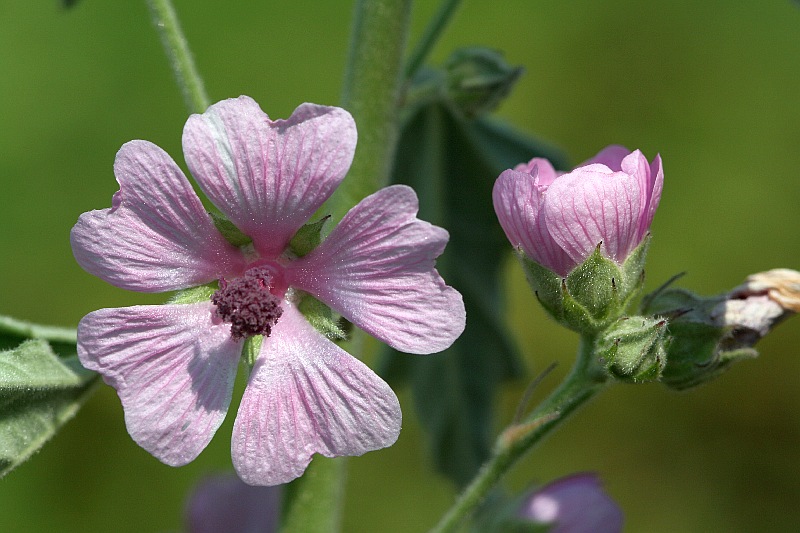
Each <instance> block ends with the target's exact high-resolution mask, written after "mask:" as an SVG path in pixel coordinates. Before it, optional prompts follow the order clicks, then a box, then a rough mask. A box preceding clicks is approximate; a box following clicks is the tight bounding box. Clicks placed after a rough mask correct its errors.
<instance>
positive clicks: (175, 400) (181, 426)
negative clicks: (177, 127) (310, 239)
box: [71, 96, 465, 485]
mask: <svg viewBox="0 0 800 533" xmlns="http://www.w3.org/2000/svg"><path fill="white" fill-rule="evenodd" d="M355 145H356V127H355V123H354V122H353V119H352V117H351V116H350V114H349V113H347V112H346V111H344V110H343V109H339V108H335V107H323V106H318V105H313V104H303V105H301V106H299V107H298V108H297V109H296V110H295V111H294V113H293V114H292V116H291V117H290V118H289V119H287V120H276V121H272V120H270V119H269V117H267V115H266V114H264V112H263V111H261V109H260V108H259V107H258V104H256V103H255V102H254V101H253V100H251V99H250V98H248V97H244V96H242V97H240V98H238V99H231V100H225V101H222V102H219V103H217V104H215V105H213V106H211V107H210V108H209V109H208V110H207V111H206V112H205V113H203V114H202V115H192V116H191V117H190V118H189V120H188V122H187V123H186V127H185V129H184V132H183V151H184V154H185V157H186V162H187V164H188V166H189V169H190V170H191V171H192V174H193V175H194V177H195V179H196V180H197V182H198V184H199V185H200V188H201V189H202V190H203V192H204V193H205V194H206V195H207V196H208V198H209V199H210V200H211V201H212V202H213V203H214V205H216V206H217V207H218V208H219V210H220V211H222V213H223V214H224V215H225V216H226V217H227V218H228V219H229V220H230V221H231V222H232V223H233V224H234V225H235V226H236V227H237V228H238V229H239V230H241V231H242V232H243V233H244V234H245V235H247V236H248V237H249V238H251V239H252V243H251V244H248V245H244V246H242V247H236V246H233V245H232V244H230V243H229V242H228V241H227V240H226V239H225V238H224V237H223V236H222V234H221V233H220V232H219V231H218V230H217V227H216V226H215V224H214V222H213V220H212V218H211V216H210V215H209V214H208V213H207V212H206V211H205V209H204V208H203V205H202V204H201V202H200V200H199V198H198V197H197V195H196V194H195V192H194V191H193V189H192V187H191V185H190V184H189V181H188V180H187V179H186V177H185V176H184V174H183V172H182V171H181V170H180V169H179V168H178V166H177V165H176V164H175V162H174V161H173V160H172V159H171V158H170V157H169V155H167V154H166V152H164V151H163V150H162V149H161V148H159V147H158V146H156V145H154V144H152V143H149V142H146V141H132V142H129V143H127V144H125V145H124V146H123V147H122V148H121V149H120V151H119V153H118V154H117V158H116V161H115V163H114V173H115V175H116V178H117V181H118V182H119V186H120V190H119V191H118V192H117V193H116V194H115V195H114V198H113V201H112V207H111V208H110V209H102V210H97V211H91V212H88V213H84V214H83V215H81V217H80V219H79V220H78V223H77V224H76V225H75V227H74V228H73V230H72V235H71V238H72V248H73V252H74V254H75V257H76V259H77V260H78V263H80V265H81V266H82V267H83V268H84V269H86V270H87V271H88V272H90V273H92V274H94V275H96V276H98V277H100V278H102V279H104V280H105V281H107V282H109V283H111V284H113V285H115V286H117V287H121V288H124V289H129V290H135V291H141V292H161V291H176V290H181V289H186V288H191V287H195V286H199V285H204V284H208V283H212V282H215V281H217V280H219V290H217V291H216V292H215V293H214V294H213V296H212V298H211V299H210V300H209V299H207V298H206V299H202V300H201V301H195V302H193V303H170V304H167V305H142V306H134V307H127V308H118V309H101V310H99V311H95V312H92V313H89V314H88V315H86V316H85V317H84V318H83V320H81V322H80V325H79V326H78V355H79V357H80V360H81V362H82V363H83V365H84V366H85V367H86V368H89V369H91V370H95V371H97V372H99V373H100V374H102V376H103V378H104V379H105V381H106V382H107V383H108V384H110V385H111V386H112V387H114V388H115V389H117V393H118V394H119V397H120V399H121V401H122V405H123V407H124V410H125V421H126V425H127V427H128V432H129V433H130V434H131V437H132V438H133V439H134V440H135V441H136V442H137V443H138V444H139V445H140V446H142V447H143V448H144V449H146V450H147V451H149V452H150V453H151V454H153V455H154V456H155V457H156V458H158V459H159V460H161V461H163V462H164V463H166V464H169V465H173V466H179V465H184V464H186V463H188V462H190V461H192V460H193V459H194V458H195V457H197V455H198V454H199V453H200V452H201V451H202V450H203V449H204V448H205V447H206V445H207V444H208V443H209V441H210V440H211V438H212V436H213V435H214V433H215V432H216V430H217V428H218V427H219V426H220V424H221V423H222V421H223V419H224V417H225V414H226V412H227V410H228V406H229V404H230V401H231V393H232V389H233V382H234V378H235V375H236V369H237V366H238V364H239V360H240V356H241V354H242V348H243V345H244V341H245V339H246V338H248V337H251V336H254V335H263V336H264V337H263V342H262V344H261V347H260V352H259V353H258V355H257V356H256V358H255V362H254V365H253V368H252V372H251V374H250V378H249V382H248V385H247V389H246V391H245V393H244V396H243V398H242V401H241V404H240V406H239V412H238V414H237V417H236V422H235V424H234V428H233V438H232V445H231V448H232V449H231V452H232V458H233V464H234V466H235V468H236V471H237V472H238V474H239V476H240V477H241V478H242V479H243V480H244V481H245V482H247V483H249V484H254V485H274V484H278V483H285V482H287V481H290V480H292V479H294V478H296V477H298V476H300V475H301V474H302V473H303V471H304V470H305V468H306V466H307V465H308V463H309V462H310V460H311V456H312V455H313V454H314V453H320V454H322V455H325V456H329V457H333V456H341V455H360V454H363V453H365V452H367V451H370V450H375V449H379V448H383V447H386V446H390V445H391V444H393V443H394V441H395V440H396V439H397V436H398V433H399V431H400V422H401V414H400V406H399V403H398V401H397V398H396V396H395V395H394V393H393V392H392V390H391V389H390V388H389V386H388V385H387V384H386V383H385V382H384V381H383V380H381V379H380V378H379V377H378V376H377V375H376V374H375V373H374V372H372V370H370V369H369V368H368V367H367V366H366V365H365V364H363V363H362V362H361V361H359V360H358V359H356V358H354V357H352V356H350V355H349V354H348V353H347V352H345V351H344V350H342V349H341V348H339V347H338V346H337V345H336V344H334V343H333V342H332V341H331V340H329V339H328V338H327V337H326V336H324V335H323V334H321V333H320V332H319V331H317V330H316V329H315V328H314V327H313V326H312V325H311V324H310V323H309V322H308V320H306V318H305V317H304V316H303V314H302V313H300V311H299V310H298V302H299V300H300V299H301V298H302V295H303V294H304V293H309V294H311V295H313V296H314V297H316V298H317V299H318V300H320V301H322V302H323V303H325V304H327V305H329V306H330V307H331V308H333V309H334V310H335V311H337V312H338V313H340V314H341V315H342V316H344V317H345V318H346V319H347V320H349V321H350V322H352V323H353V324H355V325H356V326H358V327H359V328H361V329H363V330H364V331H366V332H368V333H370V334H371V335H373V336H375V337H377V338H378V339H380V340H382V341H384V342H386V343H387V344H389V345H390V346H392V347H393V348H396V349H398V350H401V351H405V352H410V353H418V354H426V353H433V352H438V351H441V350H443V349H445V348H447V347H448V346H450V344H452V343H453V341H454V340H455V339H456V338H457V337H458V336H459V335H460V334H461V332H462V331H463V329H464V321H465V313H464V304H463V302H462V299H461V295H460V294H459V293H458V292H457V291H455V290H454V289H452V288H451V287H449V286H447V285H446V284H445V283H444V281H443V280H442V278H441V277H440V276H439V274H438V272H437V271H436V270H435V266H434V263H435V259H436V257H437V256H439V255H440V254H441V253H442V251H443V250H444V246H445V244H446V243H447V240H448V235H447V232H446V231H445V230H443V229H442V228H439V227H436V226H433V225H431V224H429V223H427V222H423V221H421V220H418V219H417V218H416V213H417V208H418V202H417V197H416V194H415V193H414V191H413V190H412V189H410V188H409V187H406V186H401V185H397V186H392V187H387V188H385V189H382V190H380V191H378V192H376V193H375V194H373V195H371V196H368V197H367V198H365V199H364V200H362V201H361V202H360V203H359V204H358V205H356V206H355V207H354V208H353V209H351V210H350V212H349V213H347V215H345V217H344V218H343V219H342V221H341V222H340V223H339V225H338V226H336V228H334V229H333V231H332V232H331V234H330V235H329V236H328V237H327V239H325V240H324V241H323V242H322V244H320V245H319V246H318V247H316V248H315V249H314V250H312V251H311V252H309V253H308V254H307V255H304V256H302V257H297V256H296V255H295V254H293V253H292V252H291V250H290V249H289V243H290V240H291V239H292V237H293V236H294V235H295V233H296V232H297V230H298V229H299V228H300V227H301V226H302V225H303V224H304V223H305V222H307V220H308V219H309V217H311V216H312V214H313V213H314V212H315V211H316V210H317V209H318V208H319V207H320V206H321V205H322V203H323V202H324V201H325V200H326V199H327V198H328V197H329V196H330V195H331V194H332V193H333V191H334V189H336V187H337V186H338V185H339V183H340V182H341V181H342V179H343V178H344V176H345V174H346V173H347V170H348V169H349V166H350V163H351V161H352V158H353V153H354V151H355ZM212 290H213V289H212Z"/></svg>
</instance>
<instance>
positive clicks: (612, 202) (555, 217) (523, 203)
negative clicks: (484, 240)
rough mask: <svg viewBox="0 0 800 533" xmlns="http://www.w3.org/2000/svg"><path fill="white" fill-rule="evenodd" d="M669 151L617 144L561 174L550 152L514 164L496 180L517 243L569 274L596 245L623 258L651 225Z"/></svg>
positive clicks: (501, 209)
mask: <svg viewBox="0 0 800 533" xmlns="http://www.w3.org/2000/svg"><path fill="white" fill-rule="evenodd" d="M663 181H664V171H663V169H662V167H661V157H660V156H656V158H655V159H654V160H653V162H652V163H650V164H649V163H648V162H647V159H645V157H644V156H643V155H642V153H641V152H640V151H639V150H636V151H635V152H629V151H628V150H627V149H626V148H624V147H622V146H609V147H607V148H605V149H604V150H603V151H601V152H600V153H599V154H597V155H596V156H595V157H594V158H592V159H590V160H589V161H587V162H586V163H584V164H583V165H582V166H579V167H578V168H576V169H574V170H573V171H572V172H569V173H567V174H559V173H557V172H556V171H555V169H554V168H553V165H551V164H550V162H549V161H547V160H546V159H541V158H535V159H532V160H531V161H530V162H529V163H528V164H527V165H526V164H522V165H518V166H517V167H516V168H514V169H513V170H506V171H504V172H503V173H502V174H500V177H499V178H497V181H496V182H495V185H494V191H493V199H494V209H495V212H496V213H497V218H498V219H499V220H500V225H501V226H502V227H503V230H504V231H505V233H506V236H507V237H508V240H509V241H510V242H511V244H512V245H514V246H515V247H520V248H521V249H522V251H523V252H524V253H525V255H527V256H528V257H529V258H531V259H533V260H534V261H536V262H537V263H539V264H540V265H542V266H544V267H547V268H549V269H550V270H552V271H554V272H556V273H557V274H559V275H561V276H562V277H563V276H566V275H567V274H569V272H570V271H571V270H572V269H573V268H575V267H576V266H578V265H579V264H581V263H583V261H585V260H586V259H587V258H588V257H589V256H590V255H591V254H592V252H594V250H595V248H596V247H597V245H598V244H600V245H601V252H602V254H603V255H604V256H606V257H608V258H609V259H612V260H614V261H616V262H617V263H619V264H622V263H623V262H624V261H625V259H626V258H627V257H628V255H629V254H630V253H631V252H632V251H633V250H634V249H635V248H636V247H637V246H638V245H639V243H641V242H642V239H643V238H644V237H645V235H647V232H648V230H649V229H650V223H651V222H652V221H653V215H654V214H655V211H656V208H657V207H658V201H659V199H660V198H661V187H662V184H663Z"/></svg>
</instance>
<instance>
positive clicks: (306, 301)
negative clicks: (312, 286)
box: [297, 293, 347, 341]
mask: <svg viewBox="0 0 800 533" xmlns="http://www.w3.org/2000/svg"><path fill="white" fill-rule="evenodd" d="M297 308H298V309H299V310H300V312H301V313H303V316H305V317H306V320H308V322H309V323H310V324H311V325H312V326H314V328H315V329H316V330H317V331H319V332H320V333H322V334H323V335H325V336H326V337H328V338H329V339H331V340H334V341H339V340H344V339H345V338H347V334H346V333H345V331H344V330H343V329H342V328H341V326H340V325H339V318H338V317H336V316H335V315H334V314H333V311H331V308H330V307H328V306H327V305H325V304H324V303H322V302H320V301H319V300H317V299H316V298H314V297H313V296H311V295H310V294H307V293H303V295H302V297H301V298H300V303H299V304H298V305H297Z"/></svg>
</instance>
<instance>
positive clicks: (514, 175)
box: [492, 167, 576, 276]
mask: <svg viewBox="0 0 800 533" xmlns="http://www.w3.org/2000/svg"><path fill="white" fill-rule="evenodd" d="M551 168H552V167H551ZM544 197H545V191H544V190H542V188H540V187H537V182H536V176H531V175H529V174H526V173H523V172H517V171H515V170H506V171H505V172H503V173H502V174H500V177H499V178H497V181H496V182H495V184H494V190H493V191H492V200H493V201H494V210H495V213H497V219H498V220H499V221H500V225H501V226H502V227H503V231H505V233H506V237H508V240H509V242H510V243H511V245H512V246H514V247H515V248H516V247H521V248H522V251H523V252H524V253H525V255H527V256H528V257H530V258H531V259H533V260H534V261H536V262H537V263H539V264H540V265H542V266H544V267H547V268H549V269H550V270H552V271H554V272H556V273H558V274H559V275H561V276H566V275H567V274H568V273H569V271H570V270H572V268H574V267H575V265H576V263H575V262H574V261H573V260H572V259H570V257H569V256H568V255H567V253H566V252H565V251H564V250H562V249H561V247H560V246H558V244H556V242H555V241H554V240H553V238H552V237H551V236H550V232H549V231H548V229H547V223H546V221H545V217H544V212H543V210H542V203H543V201H544Z"/></svg>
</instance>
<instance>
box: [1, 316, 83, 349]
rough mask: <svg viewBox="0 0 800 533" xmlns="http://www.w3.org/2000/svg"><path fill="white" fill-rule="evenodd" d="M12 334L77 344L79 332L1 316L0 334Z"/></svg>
mask: <svg viewBox="0 0 800 533" xmlns="http://www.w3.org/2000/svg"><path fill="white" fill-rule="evenodd" d="M3 333H6V334H10V335H14V336H16V337H23V338H28V339H43V340H46V341H50V342H59V343H64V344H76V343H77V342H78V332H77V331H76V330H75V329H73V328H60V327H57V326H42V325H39V324H34V323H32V322H23V321H22V320H17V319H16V318H11V317H10V316H0V334H3Z"/></svg>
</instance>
